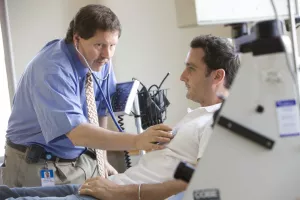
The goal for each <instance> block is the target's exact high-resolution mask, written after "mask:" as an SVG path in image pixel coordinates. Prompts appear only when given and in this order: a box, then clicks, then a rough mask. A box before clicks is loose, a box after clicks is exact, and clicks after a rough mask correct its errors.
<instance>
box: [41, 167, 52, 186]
mask: <svg viewBox="0 0 300 200" xmlns="http://www.w3.org/2000/svg"><path fill="white" fill-rule="evenodd" d="M40 176H41V183H42V187H44V186H54V185H55V180H54V173H53V170H52V169H42V170H41V171H40Z"/></svg>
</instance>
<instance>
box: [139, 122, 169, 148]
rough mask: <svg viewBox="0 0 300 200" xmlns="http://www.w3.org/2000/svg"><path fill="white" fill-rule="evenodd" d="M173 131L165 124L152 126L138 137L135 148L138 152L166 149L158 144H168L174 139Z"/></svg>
mask: <svg viewBox="0 0 300 200" xmlns="http://www.w3.org/2000/svg"><path fill="white" fill-rule="evenodd" d="M171 131H172V129H171V128H170V127H169V126H167V125H164V124H158V125H155V126H151V127H149V128H148V129H146V131H144V132H143V133H141V134H139V135H137V136H136V140H135V147H136V149H138V150H146V151H147V150H158V149H163V148H165V146H164V145H159V144H156V143H168V142H170V140H171V139H172V137H173V136H172V134H171Z"/></svg>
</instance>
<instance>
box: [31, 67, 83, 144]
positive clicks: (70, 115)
mask: <svg viewBox="0 0 300 200" xmlns="http://www.w3.org/2000/svg"><path fill="white" fill-rule="evenodd" d="M76 91H77V84H76V83H75V79H74V78H72V77H71V76H70V74H68V73H67V72H65V71H63V70H62V67H59V66H55V64H54V66H53V67H51V68H50V69H47V68H46V69H45V70H38V71H37V72H36V74H35V83H34V89H33V90H32V94H31V95H32V102H33V107H34V109H35V112H36V115H37V119H38V122H39V124H40V126H41V130H42V133H43V135H44V138H45V140H46V142H47V143H49V142H51V141H52V140H54V139H55V138H58V137H61V136H63V135H65V134H66V133H68V132H70V131H71V130H72V129H73V128H75V127H77V126H78V125H79V124H81V123H84V122H87V119H86V117H85V116H84V114H83V110H82V106H81V103H80V97H79V95H76ZM67 144H69V145H72V143H71V142H69V143H67Z"/></svg>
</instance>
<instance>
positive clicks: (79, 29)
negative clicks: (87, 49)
mask: <svg viewBox="0 0 300 200" xmlns="http://www.w3.org/2000/svg"><path fill="white" fill-rule="evenodd" d="M97 30H102V31H111V32H114V31H118V32H119V37H120V36H121V31H122V28H121V24H120V21H119V19H118V17H117V16H116V15H115V13H114V12H112V11H111V9H109V8H108V7H106V6H103V5H99V4H90V5H87V6H85V7H82V8H81V9H80V10H79V11H78V13H77V14H76V16H75V17H74V19H73V20H72V21H71V22H70V25H69V28H68V31H67V34H66V37H65V41H66V43H72V42H73V36H74V34H75V33H77V34H78V35H79V36H80V37H82V38H83V39H89V38H91V37H93V36H94V35H95V33H96V31H97Z"/></svg>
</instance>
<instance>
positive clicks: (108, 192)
mask: <svg viewBox="0 0 300 200" xmlns="http://www.w3.org/2000/svg"><path fill="white" fill-rule="evenodd" d="M117 187H119V186H118V185H117V184H115V183H114V182H112V181H110V180H108V179H105V178H101V177H95V178H91V179H88V180H86V181H85V182H84V184H83V185H82V186H81V187H80V188H79V191H78V192H79V194H80V195H89V196H93V197H95V198H97V199H102V200H110V199H111V200H114V199H116V198H115V195H116V192H115V190H116V189H117Z"/></svg>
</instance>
